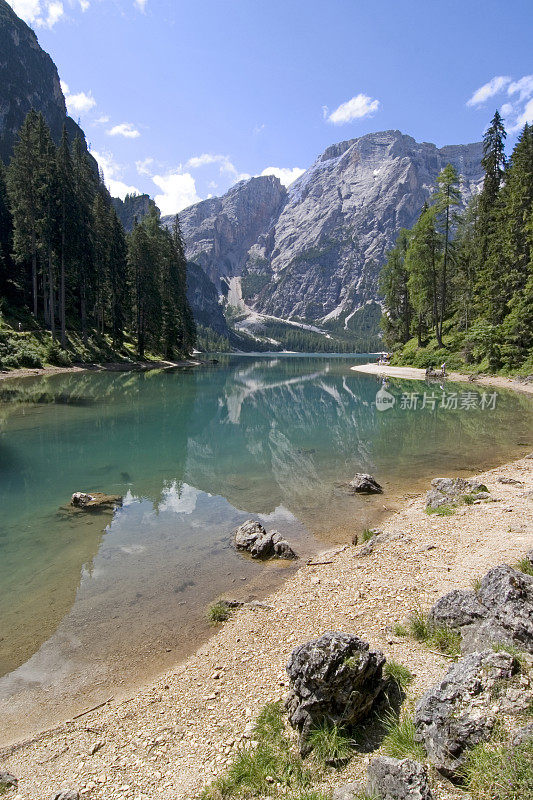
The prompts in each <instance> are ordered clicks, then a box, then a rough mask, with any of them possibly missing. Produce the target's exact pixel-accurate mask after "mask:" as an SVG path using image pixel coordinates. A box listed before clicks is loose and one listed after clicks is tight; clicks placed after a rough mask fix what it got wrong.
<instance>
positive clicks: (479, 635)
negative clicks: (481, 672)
mask: <svg viewBox="0 0 533 800" xmlns="http://www.w3.org/2000/svg"><path fill="white" fill-rule="evenodd" d="M429 619H430V621H431V622H433V623H434V624H436V625H448V626H450V627H452V628H455V629H457V630H459V631H460V632H461V636H462V645H461V647H462V650H463V652H474V651H476V650H481V649H484V648H486V647H488V646H490V645H491V644H496V643H499V644H505V643H507V644H513V645H515V646H516V647H518V648H520V649H521V650H526V651H528V652H530V653H533V577H532V576H531V575H526V574H525V573H523V572H520V571H519V570H516V569H513V568H512V567H509V566H506V565H503V566H499V567H494V569H491V570H490V571H489V572H487V574H486V575H485V577H484V578H483V580H482V581H481V585H480V588H479V590H478V591H477V592H472V591H467V590H460V589H459V590H454V591H453V592H449V594H446V595H444V597H441V598H440V600H438V601H437V602H436V603H435V605H434V606H433V608H432V609H431V611H430V612H429Z"/></svg>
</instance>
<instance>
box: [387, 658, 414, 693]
mask: <svg viewBox="0 0 533 800" xmlns="http://www.w3.org/2000/svg"><path fill="white" fill-rule="evenodd" d="M383 672H384V673H385V676H386V677H387V678H390V679H391V680H393V681H395V682H396V684H397V686H398V688H399V689H401V690H402V692H404V693H405V691H406V689H407V687H408V686H409V684H410V683H412V681H413V673H412V672H411V670H410V669H409V668H408V667H406V666H405V665H404V664H400V663H399V661H394V659H392V658H391V659H390V660H389V661H387V662H386V664H385V667H384V670H383Z"/></svg>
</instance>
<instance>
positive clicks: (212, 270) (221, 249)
mask: <svg viewBox="0 0 533 800" xmlns="http://www.w3.org/2000/svg"><path fill="white" fill-rule="evenodd" d="M286 197H287V192H286V190H285V188H284V187H283V186H282V185H281V183H280V181H279V179H278V178H275V177H274V176H272V175H268V176H262V177H259V178H251V179H250V180H247V181H241V182H240V183H237V184H236V185H235V186H232V188H231V189H230V190H229V191H228V192H227V193H226V194H225V195H223V196H222V197H212V198H210V199H208V200H203V201H202V202H201V203H197V204H196V205H194V206H191V207H190V208H187V209H185V210H184V211H182V212H181V213H180V222H181V229H182V232H183V238H184V240H185V244H186V248H187V251H186V254H187V259H188V260H189V261H194V262H195V263H196V264H198V265H199V266H200V267H201V268H202V269H203V271H204V272H205V274H206V275H207V277H208V278H209V279H210V280H211V281H212V283H213V284H214V285H215V288H216V289H217V291H220V290H222V291H226V292H227V288H228V282H229V279H230V278H231V277H232V276H234V275H241V274H242V270H243V266H244V264H245V262H246V259H247V254H248V251H249V249H250V247H251V246H252V245H253V244H254V243H255V242H257V240H258V239H259V238H260V237H261V236H262V235H263V234H265V233H266V232H267V231H268V230H269V228H270V227H271V225H272V224H273V223H274V221H275V220H276V219H277V217H278V216H279V213H280V210H281V208H282V206H283V204H284V203H285V200H286ZM173 220H174V218H173V217H163V223H164V224H166V225H168V226H171V225H172V223H173Z"/></svg>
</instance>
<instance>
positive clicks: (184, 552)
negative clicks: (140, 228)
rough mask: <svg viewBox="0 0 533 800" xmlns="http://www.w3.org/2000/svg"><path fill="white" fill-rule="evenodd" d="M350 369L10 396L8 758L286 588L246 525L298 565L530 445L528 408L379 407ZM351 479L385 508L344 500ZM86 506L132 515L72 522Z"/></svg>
mask: <svg viewBox="0 0 533 800" xmlns="http://www.w3.org/2000/svg"><path fill="white" fill-rule="evenodd" d="M365 360H367V359H365ZM354 361H355V359H354V357H353V356H351V357H332V356H324V357H321V356H304V357H298V356H276V357H269V356H257V357H256V356H247V357H244V356H242V357H240V356H231V357H221V358H220V363H218V364H206V365H203V366H201V367H197V368H190V369H180V370H173V371H153V372H147V373H90V372H88V373H77V374H65V375H56V376H50V377H46V378H42V377H40V378H35V379H33V378H32V379H25V380H19V381H5V382H3V384H2V394H1V395H0V397H3V400H4V402H2V403H0V508H1V509H2V513H1V517H0V676H1V677H0V719H2V721H3V723H4V724H3V726H2V731H0V743H2V741H7V740H9V739H13V738H19V737H20V736H22V735H24V734H25V732H26V731H29V730H31V729H35V728H38V727H42V726H44V725H46V724H49V723H50V722H54V721H57V720H60V719H64V718H66V717H68V716H69V715H70V714H72V713H75V712H76V711H77V710H79V708H80V707H84V706H88V705H91V704H92V703H96V702H99V701H100V700H102V699H106V697H109V696H111V695H114V694H116V693H118V692H120V690H121V688H122V689H125V688H127V687H131V686H134V685H136V684H139V683H141V682H142V681H143V680H145V679H146V678H147V677H150V676H153V675H156V674H157V673H158V672H159V671H161V670H162V669H164V668H166V667H167V666H170V665H172V664H174V663H176V661H178V660H179V659H180V658H182V657H183V656H184V655H186V654H187V653H188V652H190V651H191V649H193V648H194V647H195V646H196V645H197V644H198V642H199V641H200V640H201V639H202V638H204V637H205V636H207V635H208V632H209V629H208V626H207V624H206V622H205V610H206V607H207V606H208V605H209V603H210V602H212V601H213V600H214V599H216V598H217V597H218V596H220V595H221V594H225V596H228V597H232V596H235V597H238V598H242V599H250V598H257V597H261V596H263V595H264V594H265V593H266V592H267V591H268V590H269V589H270V588H271V587H273V586H275V585H277V584H279V582H280V581H281V580H282V579H283V577H284V576H286V575H287V574H290V573H291V571H292V570H294V569H295V566H294V565H292V564H284V563H281V562H277V563H270V564H258V563H256V562H252V561H251V560H249V559H247V558H246V557H243V556H242V555H240V554H237V553H236V552H235V551H234V550H233V547H232V542H231V540H232V533H233V531H234V529H235V527H236V526H237V525H239V524H240V523H241V522H243V521H244V520H246V519H248V518H249V517H251V516H253V517H256V518H260V519H261V520H262V521H263V524H265V525H266V526H267V527H269V528H276V529H278V530H280V531H281V532H282V533H284V534H286V536H287V537H288V538H289V539H290V540H291V542H293V543H294V546H295V549H296V550H297V551H298V552H299V554H300V555H301V556H302V557H303V558H306V557H308V556H310V555H312V554H313V553H315V552H317V550H320V549H323V548H324V547H325V546H327V544H328V543H331V542H345V541H350V539H351V538H352V536H353V535H354V534H355V533H356V532H357V531H358V530H359V531H360V530H362V529H363V528H364V527H368V526H371V525H372V524H374V523H375V522H376V521H377V520H379V517H380V515H382V514H383V513H384V507H385V509H386V508H389V509H390V508H392V507H394V503H395V501H397V500H398V498H401V497H402V496H403V495H405V494H406V493H408V492H413V491H419V490H420V489H421V488H424V487H425V486H426V485H427V483H428V482H429V479H430V478H432V477H435V476H438V475H452V474H460V475H465V474H468V473H472V472H475V471H478V470H481V469H483V468H486V467H488V466H495V465H496V464H498V463H501V462H503V461H504V460H505V459H508V458H513V457H517V456H519V455H521V454H523V453H526V452H529V450H531V449H532V446H533V430H532V417H531V408H532V404H531V400H530V398H528V397H526V396H522V395H519V394H515V393H511V392H505V391H501V392H494V391H493V390H492V389H490V388H488V387H475V386H473V385H471V384H468V385H454V384H446V385H445V386H444V388H441V387H440V386H439V385H438V384H435V385H432V386H426V384H425V383H423V382H413V381H404V382H400V381H390V383H389V385H388V387H387V388H386V389H385V390H383V389H381V394H380V396H379V397H378V403H377V405H376V393H377V392H378V391H379V390H380V387H381V382H380V380H379V379H378V378H376V377H374V376H365V375H363V374H360V373H355V372H353V371H351V370H350V366H351V365H352V364H353V363H354ZM10 391H13V397H12V401H11V402H7V400H9V397H8V395H9V392H10ZM383 391H385V394H384V393H383ZM22 392H23V393H24V396H25V400H26V401H27V402H24V403H21V402H20V400H21V397H20V394H21V393H22ZM390 398H392V400H391V399H390ZM38 399H39V400H41V401H43V400H45V399H46V400H47V402H32V401H35V400H38ZM15 401H16V402H15ZM355 472H371V473H372V474H374V475H375V476H376V477H377V479H378V480H379V481H380V483H382V485H383V486H384V488H385V494H384V495H383V496H381V497H371V498H361V497H350V496H348V495H347V493H346V491H345V489H344V488H343V486H342V484H344V483H345V482H347V481H349V480H350V479H351V478H352V477H353V475H354V473H355ZM77 490H82V491H102V492H106V493H112V494H120V495H123V496H124V505H123V507H122V508H120V509H118V510H117V511H116V512H115V514H114V515H110V514H109V515H106V514H96V515H92V514H84V513H79V512H77V513H76V512H72V510H70V509H69V507H68V503H69V500H70V496H71V494H72V492H74V491H77ZM30 708H31V711H32V717H31V721H28V720H26V722H24V721H23V717H24V715H25V714H26V712H27V711H28V709H30Z"/></svg>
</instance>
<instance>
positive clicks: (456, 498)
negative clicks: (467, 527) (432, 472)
mask: <svg viewBox="0 0 533 800" xmlns="http://www.w3.org/2000/svg"><path fill="white" fill-rule="evenodd" d="M431 487H432V488H431V489H430V490H429V492H427V493H426V509H436V508H440V506H443V505H457V504H458V503H460V502H461V500H462V499H463V498H464V496H465V495H471V494H475V495H476V497H477V499H478V500H487V499H488V498H489V497H490V494H489V490H488V489H487V487H486V486H485V484H484V483H480V482H479V481H476V480H473V479H469V478H468V479H467V478H434V479H433V480H432V481H431Z"/></svg>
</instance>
